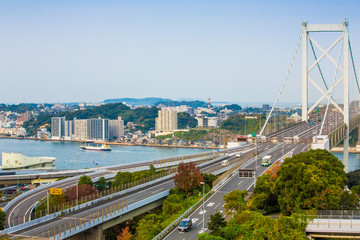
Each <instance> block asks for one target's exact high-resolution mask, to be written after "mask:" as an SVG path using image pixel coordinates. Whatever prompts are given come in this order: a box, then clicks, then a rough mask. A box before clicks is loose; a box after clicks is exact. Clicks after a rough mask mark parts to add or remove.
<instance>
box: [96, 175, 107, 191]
mask: <svg viewBox="0 0 360 240" xmlns="http://www.w3.org/2000/svg"><path fill="white" fill-rule="evenodd" d="M106 186H107V182H106V179H105V178H104V177H100V178H99V181H98V182H97V189H98V191H100V192H101V191H103V190H105V189H106Z"/></svg>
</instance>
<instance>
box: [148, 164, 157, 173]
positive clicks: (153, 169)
mask: <svg viewBox="0 0 360 240" xmlns="http://www.w3.org/2000/svg"><path fill="white" fill-rule="evenodd" d="M155 173H156V168H155V167H154V165H152V164H151V165H150V166H149V175H150V176H152V175H154V174H155Z"/></svg>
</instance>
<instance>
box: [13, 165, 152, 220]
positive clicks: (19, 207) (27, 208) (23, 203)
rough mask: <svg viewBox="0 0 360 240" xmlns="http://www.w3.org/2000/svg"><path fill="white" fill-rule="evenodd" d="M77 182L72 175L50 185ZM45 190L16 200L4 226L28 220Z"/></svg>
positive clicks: (68, 185) (64, 186)
mask: <svg viewBox="0 0 360 240" xmlns="http://www.w3.org/2000/svg"><path fill="white" fill-rule="evenodd" d="M150 164H152V162H145V163H135V164H130V165H124V166H120V167H119V166H117V167H114V169H116V170H118V171H120V170H126V169H131V168H136V167H142V166H149V165H150ZM107 169H108V170H113V168H109V167H108V168H107ZM107 174H112V173H111V172H108V171H104V170H103V171H102V172H100V173H98V174H95V175H92V176H91V178H96V177H102V176H105V175H107ZM81 175H82V174H81ZM79 176H80V174H79ZM77 182H78V179H77V178H76V177H72V178H69V181H68V182H66V183H62V184H58V185H56V186H52V187H57V188H67V187H70V186H72V185H75V184H76V183H77ZM49 188H50V187H49ZM47 190H48V188H46V189H44V190H42V191H40V192H36V193H34V194H32V195H30V196H28V197H26V198H24V199H22V200H20V201H18V202H17V203H16V204H14V205H13V206H12V207H11V208H10V209H9V210H8V211H7V221H6V226H7V227H9V226H15V225H18V224H21V223H24V222H28V221H30V220H31V219H30V217H31V210H32V208H33V207H34V206H35V204H36V203H37V202H38V201H39V199H41V198H43V197H45V196H46V191H47Z"/></svg>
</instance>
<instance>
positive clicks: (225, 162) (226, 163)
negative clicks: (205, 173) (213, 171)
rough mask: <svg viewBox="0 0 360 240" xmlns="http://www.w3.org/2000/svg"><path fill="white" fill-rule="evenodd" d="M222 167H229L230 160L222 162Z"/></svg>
mask: <svg viewBox="0 0 360 240" xmlns="http://www.w3.org/2000/svg"><path fill="white" fill-rule="evenodd" d="M221 165H222V166H223V167H225V166H227V165H229V161H228V160H223V161H222V162H221Z"/></svg>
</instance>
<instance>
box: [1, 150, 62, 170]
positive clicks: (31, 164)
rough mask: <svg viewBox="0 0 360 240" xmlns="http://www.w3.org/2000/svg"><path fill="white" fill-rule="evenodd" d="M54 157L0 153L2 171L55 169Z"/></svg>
mask: <svg viewBox="0 0 360 240" xmlns="http://www.w3.org/2000/svg"><path fill="white" fill-rule="evenodd" d="M55 160H56V158H54V157H28V156H25V155H23V154H21V153H5V152H3V153H2V166H1V167H0V168H1V169H2V170H21V169H37V170H38V169H41V170H50V169H55V165H54V162H55Z"/></svg>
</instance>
